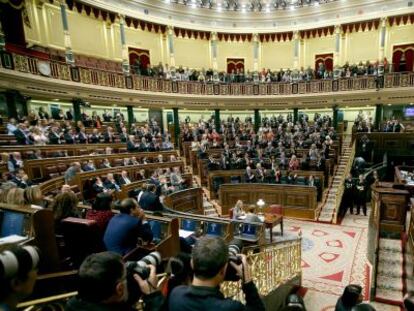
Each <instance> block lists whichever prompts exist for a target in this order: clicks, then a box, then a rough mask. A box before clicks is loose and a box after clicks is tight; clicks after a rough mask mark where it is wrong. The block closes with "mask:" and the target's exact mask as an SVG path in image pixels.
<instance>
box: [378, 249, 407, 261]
mask: <svg viewBox="0 0 414 311" xmlns="http://www.w3.org/2000/svg"><path fill="white" fill-rule="evenodd" d="M378 261H384V262H389V263H398V264H401V265H402V263H403V257H402V256H398V255H396V253H395V252H387V251H383V250H380V252H379V256H378Z"/></svg>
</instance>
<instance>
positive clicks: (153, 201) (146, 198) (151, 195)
mask: <svg viewBox="0 0 414 311" xmlns="http://www.w3.org/2000/svg"><path fill="white" fill-rule="evenodd" d="M156 192H157V186H156V185H154V184H148V185H147V187H146V190H145V191H144V192H143V193H142V194H141V196H140V199H139V205H140V206H141V208H142V209H143V210H146V211H153V212H155V211H162V210H163V206H162V204H161V202H160V197H159V196H158V195H157V194H156Z"/></svg>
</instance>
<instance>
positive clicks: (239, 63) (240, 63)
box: [227, 58, 244, 73]
mask: <svg viewBox="0 0 414 311" xmlns="http://www.w3.org/2000/svg"><path fill="white" fill-rule="evenodd" d="M238 69H239V70H243V71H244V59H243V58H227V72H228V73H232V72H233V71H234V72H237V70H238Z"/></svg>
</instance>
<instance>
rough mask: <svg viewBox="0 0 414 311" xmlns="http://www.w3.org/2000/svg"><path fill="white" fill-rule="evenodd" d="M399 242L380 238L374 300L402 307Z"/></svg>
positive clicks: (400, 250) (401, 265) (400, 244)
mask: <svg viewBox="0 0 414 311" xmlns="http://www.w3.org/2000/svg"><path fill="white" fill-rule="evenodd" d="M403 258H404V254H403V248H402V243H401V240H395V239H385V238H380V240H379V254H378V266H377V275H376V290H375V300H376V301H378V302H383V303H387V304H394V305H402V302H403V297H404V290H405V279H404V276H405V273H404V260H403Z"/></svg>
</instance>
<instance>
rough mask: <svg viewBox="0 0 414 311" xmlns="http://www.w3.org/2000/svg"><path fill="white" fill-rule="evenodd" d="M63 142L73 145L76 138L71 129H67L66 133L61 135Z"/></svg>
mask: <svg viewBox="0 0 414 311" xmlns="http://www.w3.org/2000/svg"><path fill="white" fill-rule="evenodd" d="M63 138H64V139H65V142H66V143H67V144H71V145H73V144H74V143H75V140H76V136H75V135H74V134H73V130H67V131H66V133H65V134H64V135H63Z"/></svg>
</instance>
